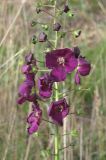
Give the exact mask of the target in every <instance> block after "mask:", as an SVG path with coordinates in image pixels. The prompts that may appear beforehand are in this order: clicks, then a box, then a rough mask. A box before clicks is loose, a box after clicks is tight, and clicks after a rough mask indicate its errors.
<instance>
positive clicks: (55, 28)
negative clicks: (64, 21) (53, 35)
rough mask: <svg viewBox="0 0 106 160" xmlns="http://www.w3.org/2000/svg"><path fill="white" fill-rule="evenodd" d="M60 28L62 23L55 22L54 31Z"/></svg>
mask: <svg viewBox="0 0 106 160" xmlns="http://www.w3.org/2000/svg"><path fill="white" fill-rule="evenodd" d="M60 28H61V25H60V24H59V23H55V24H53V30H54V31H59V30H60Z"/></svg>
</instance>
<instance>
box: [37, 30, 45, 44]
mask: <svg viewBox="0 0 106 160" xmlns="http://www.w3.org/2000/svg"><path fill="white" fill-rule="evenodd" d="M46 40H47V35H46V34H45V33H44V32H41V33H40V34H39V37H38V41H39V42H45V41H46Z"/></svg>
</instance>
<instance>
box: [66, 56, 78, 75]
mask: <svg viewBox="0 0 106 160" xmlns="http://www.w3.org/2000/svg"><path fill="white" fill-rule="evenodd" d="M77 65H78V60H77V58H75V57H74V56H71V57H69V58H68V60H67V62H66V64H65V67H66V71H67V73H70V72H72V71H73V70H74V69H75V68H77Z"/></svg>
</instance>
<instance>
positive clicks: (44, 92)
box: [39, 90, 52, 98]
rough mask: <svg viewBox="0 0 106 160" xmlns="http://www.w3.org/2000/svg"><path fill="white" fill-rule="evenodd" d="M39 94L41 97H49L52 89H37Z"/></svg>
mask: <svg viewBox="0 0 106 160" xmlns="http://www.w3.org/2000/svg"><path fill="white" fill-rule="evenodd" d="M39 95H40V96H41V97H43V98H50V97H51V95H52V91H51V90H47V91H42V90H40V91H39Z"/></svg>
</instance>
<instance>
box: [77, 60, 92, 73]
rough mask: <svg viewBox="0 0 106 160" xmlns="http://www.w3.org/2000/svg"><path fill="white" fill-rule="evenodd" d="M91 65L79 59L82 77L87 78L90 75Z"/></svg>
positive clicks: (79, 70) (79, 69)
mask: <svg viewBox="0 0 106 160" xmlns="http://www.w3.org/2000/svg"><path fill="white" fill-rule="evenodd" d="M90 70H91V64H90V63H89V62H88V61H87V60H86V59H85V58H79V66H78V72H79V73H80V75H82V76H86V75H88V74H89V73H90Z"/></svg>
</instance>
